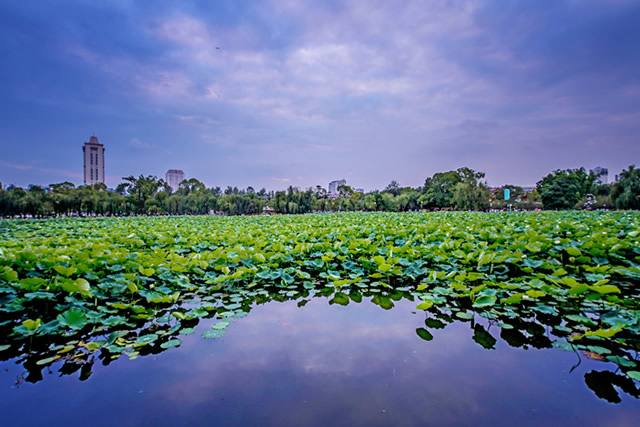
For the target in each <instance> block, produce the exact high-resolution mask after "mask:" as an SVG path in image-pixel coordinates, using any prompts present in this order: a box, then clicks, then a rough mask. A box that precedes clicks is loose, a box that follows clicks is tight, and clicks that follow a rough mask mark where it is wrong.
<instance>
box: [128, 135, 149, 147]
mask: <svg viewBox="0 0 640 427" xmlns="http://www.w3.org/2000/svg"><path fill="white" fill-rule="evenodd" d="M129 147H131V148H133V149H135V150H151V149H152V148H153V147H152V146H151V145H149V144H147V143H146V142H142V141H140V140H139V139H138V138H131V139H130V140H129Z"/></svg>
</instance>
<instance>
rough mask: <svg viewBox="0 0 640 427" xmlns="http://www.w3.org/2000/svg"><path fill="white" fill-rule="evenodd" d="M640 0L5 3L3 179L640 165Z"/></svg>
mask: <svg viewBox="0 0 640 427" xmlns="http://www.w3.org/2000/svg"><path fill="white" fill-rule="evenodd" d="M639 40H640V1H624V0H618V1H614V0H567V1H564V0H540V1H511V0H495V1H482V0H478V1H455V0H433V1H413V0H407V1H402V0H398V1H395V0H394V1H374V0H370V1H369V0H368V1H361V0H360V1H346V0H345V1H319V0H316V1H308V2H305V1H289V0H265V1H223V0H217V1H208V0H207V1H180V2H175V1H168V0H159V1H154V2H141V1H129V0H114V1H109V2H96V1H84V0H83V1H55V2H43V1H40V2H28V1H22V2H18V1H13V0H0V57H1V58H2V61H1V62H2V65H0V94H1V96H0V182H2V184H3V185H4V186H7V185H10V184H14V185H18V186H25V187H26V186H28V185H29V184H37V185H49V184H52V183H57V182H62V181H71V182H73V183H75V184H76V185H81V184H82V170H83V165H82V161H83V158H82V145H83V143H84V142H85V141H88V140H89V137H90V136H91V135H96V136H97V137H98V138H99V140H100V142H101V143H103V144H104V145H105V149H106V152H105V172H106V175H107V177H106V181H107V182H106V184H107V185H108V186H109V187H115V186H116V185H117V184H118V183H119V182H121V180H122V177H124V176H129V175H135V176H138V175H141V174H144V175H156V176H158V177H161V178H164V174H165V172H166V171H167V169H182V170H184V172H185V175H186V177H187V178H197V179H199V180H201V181H202V182H204V183H205V184H206V185H207V186H209V187H211V186H220V187H222V188H225V187H226V186H229V185H230V186H238V187H239V188H246V187H247V186H253V187H254V188H256V189H259V188H263V187H265V188H267V189H269V190H278V189H285V188H287V187H288V186H290V185H292V186H300V187H302V188H305V187H307V186H315V185H318V184H319V185H322V186H324V187H325V188H326V187H327V186H328V183H329V182H330V181H332V180H335V179H342V178H344V179H346V180H347V184H349V185H352V186H353V187H355V188H364V189H365V190H367V191H370V190H374V189H383V188H384V187H386V185H387V184H388V183H389V182H390V181H391V180H396V181H398V182H399V183H400V185H402V186H412V187H416V186H420V185H422V184H423V183H424V180H425V178H427V177H429V176H432V175H433V174H434V173H436V172H444V171H448V170H453V169H457V168H459V167H463V166H467V167H470V168H473V169H475V170H477V171H482V172H485V173H486V180H487V182H488V183H489V185H492V186H499V185H503V184H515V185H523V186H532V185H535V183H536V182H537V181H538V180H539V179H541V178H542V177H543V176H544V175H546V174H548V173H549V172H551V171H553V170H555V169H565V168H578V167H585V168H586V169H587V170H589V169H591V168H594V167H596V166H601V167H606V168H608V169H609V180H610V181H611V179H612V178H613V175H614V174H617V173H620V171H621V170H622V169H624V168H627V167H628V166H629V165H631V164H636V165H638V164H640V160H639V159H640V138H639V135H640V47H639V45H638V41H639Z"/></svg>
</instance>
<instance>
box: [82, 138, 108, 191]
mask: <svg viewBox="0 0 640 427" xmlns="http://www.w3.org/2000/svg"><path fill="white" fill-rule="evenodd" d="M82 152H83V153H84V185H93V184H97V183H99V182H100V183H102V184H104V145H102V144H100V142H99V141H98V137H97V136H92V137H91V138H89V142H85V143H84V146H83V147H82Z"/></svg>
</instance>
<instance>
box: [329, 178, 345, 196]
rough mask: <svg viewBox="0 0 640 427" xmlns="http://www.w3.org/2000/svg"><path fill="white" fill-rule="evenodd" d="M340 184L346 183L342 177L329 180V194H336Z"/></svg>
mask: <svg viewBox="0 0 640 427" xmlns="http://www.w3.org/2000/svg"><path fill="white" fill-rule="evenodd" d="M341 185H347V181H346V180H344V179H339V180H337V181H331V182H330V183H329V194H337V193H338V187H340V186H341Z"/></svg>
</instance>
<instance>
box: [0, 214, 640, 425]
mask: <svg viewBox="0 0 640 427" xmlns="http://www.w3.org/2000/svg"><path fill="white" fill-rule="evenodd" d="M639 234H640V215H639V214H637V213H629V212H613V213H601V212H544V213H495V214H493V213H492V214H483V213H450V212H445V213H406V214H391V213H367V214H363V213H349V214H327V215H304V216H273V217H161V218H120V219H115V218H114V219H63V220H48V221H0V333H1V334H2V341H0V367H1V368H2V374H1V375H0V378H2V381H1V383H0V384H1V386H0V396H1V398H2V402H3V417H4V419H5V421H8V422H9V423H10V424H27V425H36V424H42V423H44V422H47V420H48V422H51V420H58V421H60V422H62V421H64V422H65V423H69V424H75V425H78V424H85V423H86V422H87V421H86V420H87V418H86V417H89V418H90V419H91V420H92V421H91V422H92V423H94V422H97V423H99V424H104V425H113V424H116V423H117V424H118V425H122V424H130V425H140V424H145V423H147V424H190V425H192V424H211V423H213V422H216V423H217V424H223V425H237V424H266V425H301V424H305V425H306V424H317V425H327V424H328V423H330V424H332V425H353V424H363V425H376V424H380V425H389V424H402V425H411V424H416V425H421V424H425V423H428V424H474V425H477V424H492V425H493V424H513V423H515V422H518V424H523V423H532V424H541V423H550V424H562V423H564V424H566V423H570V424H577V423H588V424H594V423H598V424H600V423H603V424H606V423H613V424H625V423H629V424H632V423H634V421H637V419H638V417H639V416H640V400H639V398H640V386H639V384H640V382H639V381H640V360H639V357H638V350H639V349H640V341H639V336H640V334H639V333H640V299H639V296H640V288H639V287H638V285H639V284H640V267H639V265H640V245H639V244H638V240H640V236H639ZM97 413H100V414H101V415H100V419H98V420H97V421H96V420H95V418H94V417H95V414H97Z"/></svg>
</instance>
